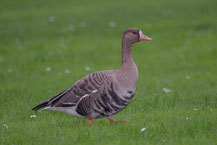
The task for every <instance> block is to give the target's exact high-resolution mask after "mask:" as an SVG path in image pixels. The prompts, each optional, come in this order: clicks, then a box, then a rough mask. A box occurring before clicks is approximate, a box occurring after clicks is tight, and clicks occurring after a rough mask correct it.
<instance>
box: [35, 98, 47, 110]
mask: <svg viewBox="0 0 217 145" xmlns="http://www.w3.org/2000/svg"><path fill="white" fill-rule="evenodd" d="M47 105H48V101H47V100H45V101H43V102H41V103H40V104H39V105H37V106H35V107H34V108H32V110H38V109H41V108H43V107H46V106H47Z"/></svg>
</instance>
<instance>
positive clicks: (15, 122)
mask: <svg viewBox="0 0 217 145" xmlns="http://www.w3.org/2000/svg"><path fill="white" fill-rule="evenodd" d="M216 5H217V2H216V1H214V0H206V1H203V0H197V1H196V0H182V1H173V0H164V1H156V0H152V1H126V0H125V1H97V0H93V1H87V0H86V1H82V2H78V1H69V0H62V1H58V0H53V1H52V2H51V1H48V0H47V1H46V0H37V1H27V0H22V1H18V0H15V1H7V0H2V1H1V5H0V30H1V31H0V68H1V69H0V144H2V145H7V144H14V145H15V144H22V145H25V144H26V145H30V144H43V145H47V144H76V145H77V144H79V145H84V144H88V145H90V144H94V145H96V144H100V145H107V144H115V145H116V144H125V145H128V144H131V145H132V144H167V145H168V144H183V145H186V144H192V145H195V144H201V145H204V144H216V142H217V139H216V136H217V81H216V80H217V75H216V74H217V41H216V40H217V25H216V24H217V9H216ZM112 23H113V24H115V26H114V27H110V26H111V25H112ZM109 24H110V25H109ZM129 27H136V28H139V29H141V30H142V31H143V33H144V34H146V35H147V36H150V37H151V38H152V39H153V41H152V42H141V43H138V44H135V45H134V47H133V56H134V60H135V62H136V64H137V66H138V69H139V74H140V78H139V82H138V84H137V90H136V95H135V98H134V100H133V101H132V102H131V103H130V104H129V106H128V107H127V108H126V109H124V110H123V111H122V112H120V113H119V114H117V115H115V116H114V117H115V119H117V120H118V119H128V120H131V122H130V123H125V124H121V123H120V124H109V123H108V121H107V119H106V118H105V119H98V120H95V122H94V125H93V126H92V127H89V126H88V124H87V120H85V119H80V118H76V117H72V116H68V115H66V114H64V113H57V112H48V111H47V112H46V111H45V112H33V111H31V109H32V107H34V106H35V105H37V104H38V103H39V102H41V101H42V100H44V99H46V98H48V97H52V96H53V95H55V94H57V93H59V92H60V91H62V90H64V89H66V88H69V87H70V86H71V85H72V84H73V83H74V82H75V81H77V80H79V79H80V78H81V77H83V76H85V75H87V74H88V73H90V72H94V71H98V70H105V69H117V68H119V67H120V44H121V37H122V33H123V32H124V30H125V29H127V28H129ZM47 67H50V68H51V70H50V71H46V68H47ZM86 67H90V71H86V70H85V68H86ZM65 70H69V71H70V73H68V74H66V73H65ZM186 76H189V77H190V78H189V79H186ZM163 88H168V89H170V90H171V92H170V93H165V92H164V91H163ZM32 114H36V116H37V117H36V118H30V115H32ZM4 124H6V125H7V126H8V129H6V127H5V126H4ZM144 127H146V130H145V131H144V132H141V131H140V130H141V129H142V128H144Z"/></svg>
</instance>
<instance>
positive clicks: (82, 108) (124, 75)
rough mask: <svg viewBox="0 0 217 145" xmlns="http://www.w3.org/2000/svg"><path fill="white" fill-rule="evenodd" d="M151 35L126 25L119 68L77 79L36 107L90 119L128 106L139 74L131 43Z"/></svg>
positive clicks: (146, 38) (147, 39) (112, 113)
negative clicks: (71, 84) (66, 88)
mask: <svg viewBox="0 0 217 145" xmlns="http://www.w3.org/2000/svg"><path fill="white" fill-rule="evenodd" d="M142 40H146V41H150V40H151V39H150V38H148V37H147V36H145V35H143V34H142V32H141V31H140V30H138V29H135V28H130V29H127V30H126V31H125V32H124V35H123V38H122V57H121V60H122V66H121V68H120V69H118V70H107V71H99V72H94V73H92V74H89V75H87V76H85V77H84V78H82V79H81V80H79V81H77V82H76V83H75V84H74V85H73V86H72V87H71V88H69V89H68V90H65V91H63V92H61V93H60V94H58V95H56V96H54V97H52V98H49V99H47V100H45V101H43V102H41V103H40V104H39V105H37V106H36V107H34V108H33V110H38V109H41V108H44V107H45V108H44V109H43V110H53V111H61V112H65V113H68V114H70V115H74V116H78V117H84V118H88V119H89V120H92V119H96V118H102V117H112V115H114V114H116V113H118V112H120V111H121V110H122V109H123V108H125V107H126V106H127V105H128V104H129V103H130V101H131V100H132V98H133V96H134V92H135V89H136V83H137V80H138V77H139V74H138V70H137V66H136V64H135V63H134V61H133V58H132V54H131V48H132V44H133V43H135V42H139V41H142Z"/></svg>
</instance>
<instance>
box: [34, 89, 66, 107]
mask: <svg viewBox="0 0 217 145" xmlns="http://www.w3.org/2000/svg"><path fill="white" fill-rule="evenodd" d="M67 91H68V90H65V91H63V92H61V93H59V94H57V95H56V96H54V97H51V98H49V99H47V100H45V101H43V102H41V103H40V104H39V105H37V106H35V107H34V108H32V110H38V109H41V108H43V107H46V106H50V105H51V106H52V105H53V104H55V103H56V102H57V101H58V100H59V99H61V97H62V96H63V95H64V94H65V93H66V92H67Z"/></svg>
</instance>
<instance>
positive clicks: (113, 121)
mask: <svg viewBox="0 0 217 145" xmlns="http://www.w3.org/2000/svg"><path fill="white" fill-rule="evenodd" d="M109 122H110V123H116V122H130V121H129V120H114V119H113V117H109Z"/></svg>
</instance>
